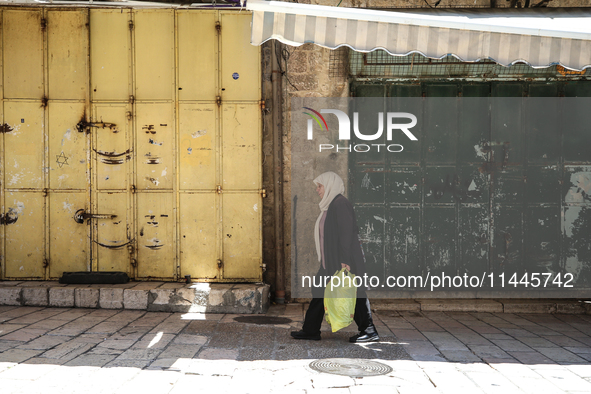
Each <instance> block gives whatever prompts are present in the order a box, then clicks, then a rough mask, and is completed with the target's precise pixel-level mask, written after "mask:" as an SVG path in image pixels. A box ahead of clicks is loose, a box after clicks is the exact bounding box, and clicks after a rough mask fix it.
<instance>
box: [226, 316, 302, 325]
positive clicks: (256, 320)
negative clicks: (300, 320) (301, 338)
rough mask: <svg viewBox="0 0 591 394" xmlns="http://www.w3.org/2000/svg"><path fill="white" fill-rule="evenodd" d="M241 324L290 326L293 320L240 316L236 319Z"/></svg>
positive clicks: (274, 317) (275, 317)
mask: <svg viewBox="0 0 591 394" xmlns="http://www.w3.org/2000/svg"><path fill="white" fill-rule="evenodd" d="M234 320H235V321H237V322H239V323H253V324H289V323H291V319H288V318H287V317H277V316H238V317H235V318H234Z"/></svg>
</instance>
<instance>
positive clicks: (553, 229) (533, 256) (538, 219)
mask: <svg viewBox="0 0 591 394" xmlns="http://www.w3.org/2000/svg"><path fill="white" fill-rule="evenodd" d="M560 214H561V212H560V207H559V206H554V207H552V206H550V207H547V206H543V205H537V206H529V207H527V209H526V212H525V231H524V233H525V239H524V241H525V262H526V264H525V268H526V270H527V271H528V272H541V273H543V272H560V227H561V226H560Z"/></svg>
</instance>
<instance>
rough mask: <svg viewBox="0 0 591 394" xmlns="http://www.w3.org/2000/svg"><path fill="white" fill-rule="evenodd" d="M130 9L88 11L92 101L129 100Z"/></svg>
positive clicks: (94, 9)
mask: <svg viewBox="0 0 591 394" xmlns="http://www.w3.org/2000/svg"><path fill="white" fill-rule="evenodd" d="M130 21H131V10H127V9H96V8H93V9H91V10H90V71H91V73H90V84H91V85H90V86H91V93H92V99H93V100H95V101H96V100H125V101H128V100H129V96H130V95H131V94H132V93H131V87H130V86H131V49H130V48H131V35H130Z"/></svg>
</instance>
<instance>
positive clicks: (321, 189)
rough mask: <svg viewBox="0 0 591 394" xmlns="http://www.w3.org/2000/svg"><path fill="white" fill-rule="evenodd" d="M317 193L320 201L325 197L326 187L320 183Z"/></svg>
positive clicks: (317, 186)
mask: <svg viewBox="0 0 591 394" xmlns="http://www.w3.org/2000/svg"><path fill="white" fill-rule="evenodd" d="M316 193H318V195H319V196H320V199H322V198H323V197H324V185H322V184H320V183H319V184H318V185H316Z"/></svg>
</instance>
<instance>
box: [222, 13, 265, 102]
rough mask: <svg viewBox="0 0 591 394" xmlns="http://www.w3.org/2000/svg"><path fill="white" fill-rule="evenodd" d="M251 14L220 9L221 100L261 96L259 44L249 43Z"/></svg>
mask: <svg viewBox="0 0 591 394" xmlns="http://www.w3.org/2000/svg"><path fill="white" fill-rule="evenodd" d="M251 20H252V14H250V13H236V12H228V11H220V22H221V44H220V46H221V54H220V56H221V65H220V66H221V67H220V72H221V90H222V100H223V101H233V100H252V101H257V102H258V101H259V100H260V99H261V83H260V80H261V79H260V78H261V61H260V48H261V47H260V46H254V45H250V21H251Z"/></svg>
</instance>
